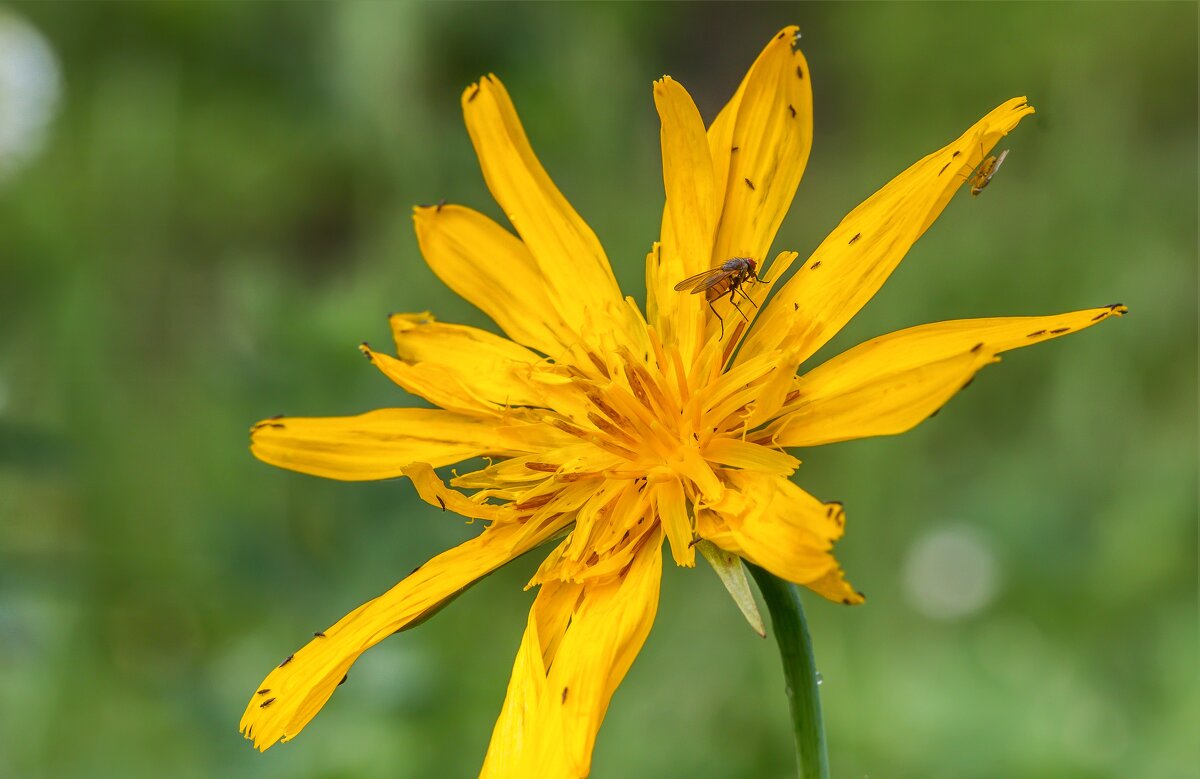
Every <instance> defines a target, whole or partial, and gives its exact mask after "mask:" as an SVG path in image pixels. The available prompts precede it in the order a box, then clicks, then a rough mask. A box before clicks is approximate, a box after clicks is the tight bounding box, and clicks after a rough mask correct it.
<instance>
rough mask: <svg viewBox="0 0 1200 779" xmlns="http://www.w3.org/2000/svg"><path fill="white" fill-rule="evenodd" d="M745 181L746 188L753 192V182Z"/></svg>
mask: <svg viewBox="0 0 1200 779" xmlns="http://www.w3.org/2000/svg"><path fill="white" fill-rule="evenodd" d="M745 181H746V186H748V187H750V190H751V191H753V190H754V182H753V181H751V180H750V179H745Z"/></svg>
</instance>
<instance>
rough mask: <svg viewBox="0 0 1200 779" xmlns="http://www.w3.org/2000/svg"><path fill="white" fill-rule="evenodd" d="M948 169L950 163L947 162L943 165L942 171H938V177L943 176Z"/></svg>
mask: <svg viewBox="0 0 1200 779" xmlns="http://www.w3.org/2000/svg"><path fill="white" fill-rule="evenodd" d="M948 167H950V163H948V162H947V163H946V164H945V165H943V166H942V169H941V170H939V171H938V175H939V176H940V175H942V174H943V173H945V172H946V168H948Z"/></svg>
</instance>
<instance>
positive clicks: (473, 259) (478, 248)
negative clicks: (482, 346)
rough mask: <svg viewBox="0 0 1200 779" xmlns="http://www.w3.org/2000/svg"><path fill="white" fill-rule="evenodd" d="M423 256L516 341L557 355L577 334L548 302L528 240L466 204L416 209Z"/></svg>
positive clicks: (548, 295) (431, 266)
mask: <svg viewBox="0 0 1200 779" xmlns="http://www.w3.org/2000/svg"><path fill="white" fill-rule="evenodd" d="M413 224H414V226H415V227H416V231H417V242H418V243H419V244H420V246H421V254H422V255H424V257H425V261H426V262H427V263H429V267H430V268H431V269H432V270H433V272H434V273H435V274H437V276H438V278H440V279H441V280H442V281H443V282H445V284H446V286H448V287H450V289H452V290H454V291H455V292H456V293H458V295H459V296H461V297H462V298H463V299H465V300H466V301H468V302H469V303H471V304H473V305H474V306H476V307H477V308H479V310H481V311H483V313H485V314H487V315H488V316H489V317H491V318H492V320H493V321H494V322H495V323H496V324H497V325H499V326H500V329H501V330H503V331H504V332H505V333H507V334H508V335H509V337H510V338H512V339H513V340H514V341H516V342H517V343H521V344H524V345H526V346H530V347H532V348H534V349H537V350H538V351H541V352H543V353H544V354H549V355H556V354H558V353H559V352H560V351H561V350H562V347H563V345H564V344H571V343H574V342H575V341H576V340H577V336H576V334H575V333H574V331H572V330H571V329H570V328H568V327H567V325H566V324H565V323H564V322H563V321H562V319H561V318H560V317H559V316H558V313H557V311H556V310H555V309H554V306H552V305H551V304H550V294H551V293H550V292H549V290H548V289H547V288H546V280H545V279H544V278H543V276H542V272H541V270H540V269H539V268H538V265H537V263H536V262H534V259H533V256H532V255H531V254H530V253H529V250H528V249H527V248H525V244H523V243H521V241H520V239H518V238H517V237H516V236H514V235H513V234H512V233H510V232H508V231H507V230H505V229H504V228H503V227H501V226H500V225H498V224H496V223H495V222H493V221H492V220H491V219H489V218H487V217H486V216H484V215H483V214H481V213H479V212H478V211H472V210H471V209H469V208H464V207H462V206H454V205H447V206H433V207H429V208H416V209H413Z"/></svg>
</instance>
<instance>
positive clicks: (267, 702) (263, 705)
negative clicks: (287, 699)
mask: <svg viewBox="0 0 1200 779" xmlns="http://www.w3.org/2000/svg"><path fill="white" fill-rule="evenodd" d="M274 702H275V699H274V698H267V699H266V700H265V701H263V702H262V703H260V704H258V708H260V709H265V708H267V707H268V706H270V705H271V704H272V703H274Z"/></svg>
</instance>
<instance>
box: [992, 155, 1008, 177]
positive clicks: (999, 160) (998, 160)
mask: <svg viewBox="0 0 1200 779" xmlns="http://www.w3.org/2000/svg"><path fill="white" fill-rule="evenodd" d="M1007 156H1008V149H1005V150H1004V151H1002V152H1000V156H999V157H997V158H996V164H995V165H993V166H992V170H991V172H989V173H988V181H991V180H992V176H995V175H996V171H998V170H1000V166H1001V165H1003V164H1004V158H1005V157H1007Z"/></svg>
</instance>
